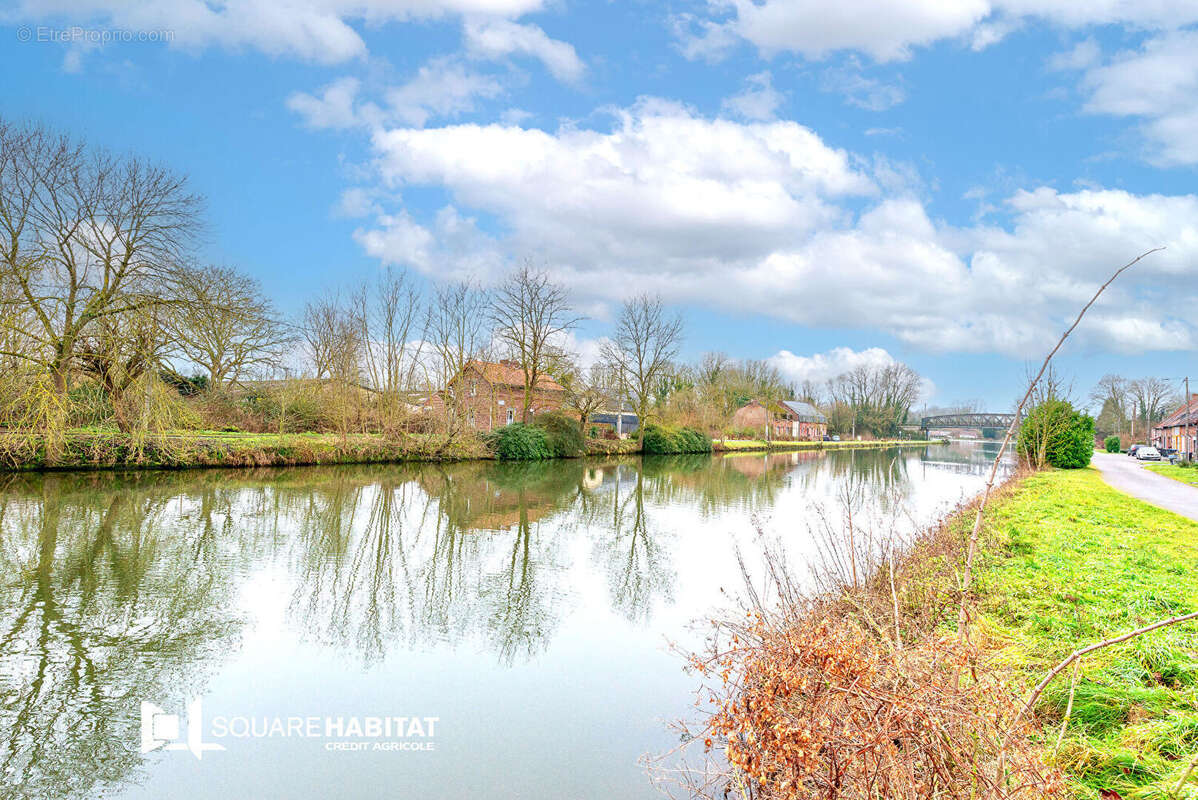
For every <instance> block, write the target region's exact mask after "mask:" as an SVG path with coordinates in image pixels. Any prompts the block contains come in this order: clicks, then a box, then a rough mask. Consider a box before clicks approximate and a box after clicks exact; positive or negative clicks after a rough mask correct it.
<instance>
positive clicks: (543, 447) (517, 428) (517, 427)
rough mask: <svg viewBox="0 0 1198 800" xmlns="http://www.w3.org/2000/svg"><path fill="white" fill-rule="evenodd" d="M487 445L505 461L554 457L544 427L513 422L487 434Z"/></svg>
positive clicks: (497, 456)
mask: <svg viewBox="0 0 1198 800" xmlns="http://www.w3.org/2000/svg"><path fill="white" fill-rule="evenodd" d="M485 441H486V443H487V447H489V448H490V449H491V452H492V453H494V454H495V457H496V458H498V459H502V460H504V461H531V460H536V459H540V458H552V457H553V453H552V451H551V450H550V449H549V441H548V439H547V438H546V436H545V431H544V429H543V428H538V427H535V426H533V425H525V424H524V423H523V422H513V423H512V424H511V425H506V426H504V427H502V428H500V429H499V430H497V431H493V432H491V433H489V434H487V435H486V437H485Z"/></svg>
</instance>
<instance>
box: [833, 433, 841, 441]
mask: <svg viewBox="0 0 1198 800" xmlns="http://www.w3.org/2000/svg"><path fill="white" fill-rule="evenodd" d="M832 441H834V442H839V441H840V435H839V434H835V433H834V434H832Z"/></svg>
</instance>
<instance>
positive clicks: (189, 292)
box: [172, 266, 295, 390]
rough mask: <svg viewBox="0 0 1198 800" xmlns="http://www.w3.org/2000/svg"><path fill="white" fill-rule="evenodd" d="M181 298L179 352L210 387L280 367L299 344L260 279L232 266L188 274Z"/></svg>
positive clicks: (177, 323)
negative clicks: (287, 349) (288, 351)
mask: <svg viewBox="0 0 1198 800" xmlns="http://www.w3.org/2000/svg"><path fill="white" fill-rule="evenodd" d="M177 295H178V298H179V301H180V302H179V303H178V305H177V308H176V309H175V312H174V314H172V318H173V319H174V320H175V326H174V328H175V337H176V340H177V341H178V345H179V350H180V351H181V352H182V354H183V356H184V357H186V358H187V359H188V360H189V361H191V362H192V363H194V364H195V365H197V366H198V367H200V368H201V369H203V370H204V371H205V372H207V373H208V387H209V388H210V389H213V390H220V389H223V388H225V386H226V385H227V384H229V383H234V382H236V381H239V380H243V379H244V378H246V377H248V376H249V375H250V374H251V373H252V372H253V371H254V370H258V369H264V368H268V367H272V366H275V365H277V364H278V363H279V361H280V359H281V358H282V354H283V350H284V348H285V347H286V346H287V345H289V344H291V343H292V342H293V341H294V340H295V336H294V333H293V331H292V330H291V327H290V326H289V325H287V324H286V323H285V322H284V321H283V319H282V318H281V317H280V316H279V314H278V313H277V312H276V311H275V308H274V305H273V304H272V303H271V301H270V299H269V298H268V297H267V296H266V294H265V293H264V292H263V291H262V287H261V285H260V284H259V283H258V281H256V280H254V279H253V278H251V277H249V276H248V275H245V274H243V273H241V272H238V271H237V270H235V269H232V268H230V267H218V266H208V267H197V268H190V269H187V270H185V271H184V272H183V275H182V279H181V280H180V281H179V288H178V292H177Z"/></svg>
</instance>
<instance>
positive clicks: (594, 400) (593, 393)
mask: <svg viewBox="0 0 1198 800" xmlns="http://www.w3.org/2000/svg"><path fill="white" fill-rule="evenodd" d="M557 382H558V383H560V384H561V385H562V388H564V389H565V390H566V408H568V409H570V410H571V411H573V412H574V413H575V414H577V415H578V427H579V429H580V430H584V429H585V428H586V423H587V420H588V419H590V417H591V415H592V414H594V413H595V412H597V411H599V410H600V409H602V408H603V407H604V406H605V405H607V404H608V403H610V402H611V397H612V390H611V387H610V386H609V384H608V381H607V380H606V374H605V372H604V370H603V369H601V368H596V367H592V368H590V369H587V368H584V367H581V366H579V365H578V364H571V365H569V366H568V367H567V368H566V369H564V370H562V371H561V372H560V373H559V374H558V375H557Z"/></svg>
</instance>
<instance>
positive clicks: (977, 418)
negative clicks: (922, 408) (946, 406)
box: [919, 413, 1015, 431]
mask: <svg viewBox="0 0 1198 800" xmlns="http://www.w3.org/2000/svg"><path fill="white" fill-rule="evenodd" d="M1014 421H1015V415H1014V414H990V413H981V414H940V415H939V416H935V417H924V418H923V419H921V420H920V422H919V427H920V428H921V429H922V430H925V431H926V430H930V429H933V428H935V429H937V430H939V429H941V428H1001V429H1003V430H1006V429H1007V428H1009V427H1011V423H1013V422H1014Z"/></svg>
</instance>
